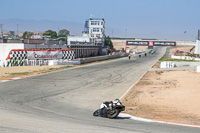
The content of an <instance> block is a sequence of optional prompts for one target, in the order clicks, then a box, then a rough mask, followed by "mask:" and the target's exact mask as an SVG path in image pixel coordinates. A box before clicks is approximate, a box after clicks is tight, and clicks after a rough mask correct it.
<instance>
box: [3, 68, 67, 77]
mask: <svg viewBox="0 0 200 133" xmlns="http://www.w3.org/2000/svg"><path fill="white" fill-rule="evenodd" d="M62 68H63V66H15V67H0V80H5V79H9V78H14V77H28V76H33V75H38V74H42V73H46V72H51V71H55V70H60V69H62Z"/></svg>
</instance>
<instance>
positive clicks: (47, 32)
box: [43, 30, 58, 38]
mask: <svg viewBox="0 0 200 133" xmlns="http://www.w3.org/2000/svg"><path fill="white" fill-rule="evenodd" d="M43 36H51V38H57V37H58V36H57V33H56V32H55V31H52V30H47V31H45V32H44V34H43Z"/></svg>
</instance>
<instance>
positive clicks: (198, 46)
mask: <svg viewBox="0 0 200 133" xmlns="http://www.w3.org/2000/svg"><path fill="white" fill-rule="evenodd" d="M194 53H195V54H200V41H199V40H197V41H196V45H195V51H194Z"/></svg>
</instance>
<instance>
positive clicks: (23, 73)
mask: <svg viewBox="0 0 200 133" xmlns="http://www.w3.org/2000/svg"><path fill="white" fill-rule="evenodd" d="M8 74H10V75H28V74H30V72H18V73H8Z"/></svg>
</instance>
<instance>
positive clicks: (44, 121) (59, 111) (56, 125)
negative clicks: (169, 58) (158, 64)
mask: <svg viewBox="0 0 200 133" xmlns="http://www.w3.org/2000/svg"><path fill="white" fill-rule="evenodd" d="M156 49H157V50H156V53H154V54H149V55H147V57H144V56H142V58H139V57H138V55H137V56H134V57H132V58H131V60H128V59H127V58H123V59H119V60H114V61H110V62H104V63H97V64H93V65H88V66H84V67H79V68H75V69H70V70H64V71H59V72H54V73H49V74H44V75H40V76H34V77H29V78H25V79H21V80H14V81H10V82H5V83H0V132H2V133H7V132H11V133H13V132H14V133H38V132H41V133H45V132H46V133H47V132H48V133H55V132H56V133H66V132H70V133H71V132H74V133H78V132H80V133H90V132H91V133H98V132H99V133H102V132H104V133H107V132H115V133H117V132H118V133H121V132H125V133H129V132H130V133H199V132H200V129H198V128H189V127H179V126H173V125H163V124H156V123H145V122H139V121H134V120H129V119H128V118H126V117H125V118H118V119H114V120H112V119H106V118H100V117H93V116H92V114H93V112H94V111H95V110H96V109H98V108H99V105H100V104H101V103H102V102H103V101H105V100H114V99H115V98H119V97H121V96H122V95H123V94H124V93H125V92H126V90H127V89H128V88H129V87H130V86H131V85H132V84H134V83H135V82H136V81H137V80H138V78H140V77H141V76H142V75H143V74H144V72H145V71H146V70H148V69H149V67H150V66H152V65H153V64H154V63H155V61H156V60H157V59H158V58H160V57H161V56H162V54H163V52H164V51H165V49H164V48H162V49H161V48H156Z"/></svg>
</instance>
